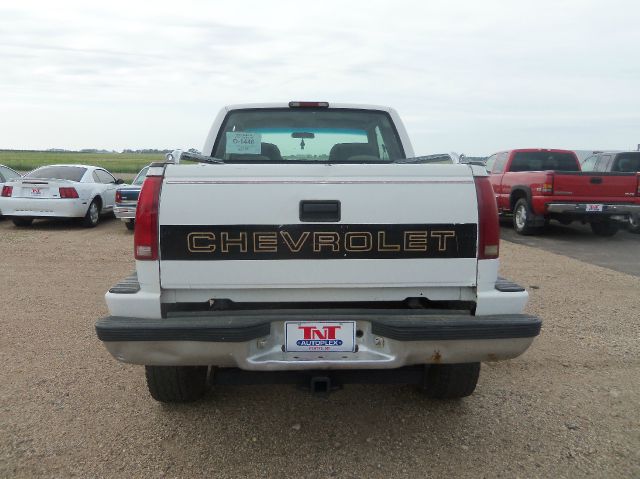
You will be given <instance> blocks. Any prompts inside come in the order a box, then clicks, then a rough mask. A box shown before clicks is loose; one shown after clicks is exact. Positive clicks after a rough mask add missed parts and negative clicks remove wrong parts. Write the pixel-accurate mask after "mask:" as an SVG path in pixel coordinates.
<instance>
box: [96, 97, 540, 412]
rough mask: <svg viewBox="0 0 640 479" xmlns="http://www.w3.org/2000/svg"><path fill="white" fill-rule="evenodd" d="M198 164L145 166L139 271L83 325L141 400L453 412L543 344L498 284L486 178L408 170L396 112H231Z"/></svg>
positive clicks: (361, 108) (446, 162)
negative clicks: (130, 369)
mask: <svg viewBox="0 0 640 479" xmlns="http://www.w3.org/2000/svg"><path fill="white" fill-rule="evenodd" d="M201 151H202V152H203V154H202V155H200V154H193V153H187V152H182V151H178V150H176V151H174V152H173V153H171V154H169V155H167V158H166V161H165V162H162V163H154V164H151V165H150V166H149V169H148V171H147V174H146V178H145V180H144V183H143V185H142V190H141V191H140V196H139V199H138V203H137V208H136V216H135V232H134V256H135V264H136V271H135V272H134V273H133V274H132V275H131V276H129V277H127V278H125V279H123V280H122V281H121V282H119V283H118V284H116V285H114V286H113V287H112V288H111V289H110V290H109V292H107V294H106V301H107V306H108V308H109V315H108V316H107V317H104V318H102V319H100V320H98V322H97V323H96V332H97V335H98V338H99V339H100V340H101V341H102V342H103V344H104V345H105V347H106V348H107V350H108V351H109V352H110V353H111V354H112V355H113V356H114V357H115V358H116V359H117V360H119V361H122V362H125V363H130V364H139V365H143V366H144V367H145V375H146V380H147V386H148V389H149V392H150V394H151V396H152V397H153V398H154V399H156V400H158V401H162V402H186V401H193V400H196V399H199V398H202V397H203V396H204V395H205V394H206V392H207V390H209V389H210V388H212V387H224V386H225V385H228V384H249V383H259V384H266V383H270V382H274V383H279V384H282V383H290V384H295V385H297V386H303V387H305V388H307V389H309V390H310V391H311V392H313V393H317V394H327V393H329V392H332V391H336V390H338V389H340V388H341V387H342V386H344V385H345V384H348V383H352V382H357V383H385V384H389V383H398V384H414V385H416V386H418V387H419V388H420V389H421V390H422V391H423V392H424V393H425V394H427V395H428V396H429V397H433V398H439V399H455V398H461V397H464V396H468V395H470V394H472V393H473V391H474V389H475V387H476V384H477V382H478V378H479V373H480V364H481V363H482V362H483V361H502V360H508V359H511V358H515V357H517V356H519V355H521V354H522V353H524V352H525V351H526V350H527V348H529V346H530V345H531V344H532V343H533V341H534V339H535V337H536V336H537V335H538V333H539V332H540V326H541V321H540V319H539V318H537V317H535V316H531V315H528V314H524V313H523V308H524V306H525V304H526V302H527V298H528V295H527V292H526V291H525V290H524V288H522V287H521V286H519V285H517V284H515V283H512V282H510V281H508V280H506V279H504V278H500V277H498V269H499V246H500V245H499V243H500V238H499V236H500V229H499V225H498V209H497V207H496V201H495V195H494V192H493V190H492V188H491V183H490V181H489V178H488V174H487V172H486V170H485V169H484V168H482V167H480V166H476V165H469V164H453V162H452V161H451V158H450V157H449V156H448V155H442V154H435V155H428V156H416V155H415V153H414V151H413V147H412V145H411V142H410V141H409V138H408V136H407V132H406V130H405V128H404V126H403V124H402V121H401V120H400V117H399V116H398V114H397V113H396V112H395V111H394V110H393V109H391V108H387V107H379V106H369V105H350V104H332V103H327V102H305V101H303V102H301V101H292V102H290V103H284V104H280V103H269V104H251V105H235V106H229V107H225V108H223V109H222V110H221V111H220V113H219V115H218V116H217V117H216V119H215V120H214V122H213V126H212V127H211V130H210V133H209V135H208V137H207V139H206V142H205V144H204V146H203V147H202V148H201ZM291 394H299V393H298V392H295V391H292V392H291Z"/></svg>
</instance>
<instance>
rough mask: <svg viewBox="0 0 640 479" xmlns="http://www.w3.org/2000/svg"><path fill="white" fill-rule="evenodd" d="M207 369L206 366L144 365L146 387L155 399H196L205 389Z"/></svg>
mask: <svg viewBox="0 0 640 479" xmlns="http://www.w3.org/2000/svg"><path fill="white" fill-rule="evenodd" d="M207 370H208V368H207V366H145V374H146V377H147V387H148V388H149V392H150V393H151V397H152V398H153V399H155V400H156V401H160V402H165V403H184V402H191V401H196V400H197V399H200V398H201V397H202V396H204V393H205V392H206V391H207Z"/></svg>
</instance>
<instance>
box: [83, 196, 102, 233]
mask: <svg viewBox="0 0 640 479" xmlns="http://www.w3.org/2000/svg"><path fill="white" fill-rule="evenodd" d="M99 221H100V203H99V202H98V200H93V201H92V202H91V204H90V205H89V208H88V209H87V214H86V215H84V219H83V220H82V224H83V225H84V226H86V227H87V228H93V227H94V226H96V225H97V224H98V222H99Z"/></svg>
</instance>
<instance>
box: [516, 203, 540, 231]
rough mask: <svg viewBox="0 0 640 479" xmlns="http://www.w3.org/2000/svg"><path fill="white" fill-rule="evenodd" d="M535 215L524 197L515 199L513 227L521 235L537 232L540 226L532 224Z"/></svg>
mask: <svg viewBox="0 0 640 479" xmlns="http://www.w3.org/2000/svg"><path fill="white" fill-rule="evenodd" d="M535 219H536V218H535V215H534V214H533V211H532V210H531V206H529V202H528V201H527V200H526V199H525V198H520V199H519V200H518V201H516V205H515V207H514V208H513V229H514V230H515V232H516V233H518V234H521V235H533V234H536V233H539V232H540V230H541V228H540V227H536V226H533V224H534V220H535Z"/></svg>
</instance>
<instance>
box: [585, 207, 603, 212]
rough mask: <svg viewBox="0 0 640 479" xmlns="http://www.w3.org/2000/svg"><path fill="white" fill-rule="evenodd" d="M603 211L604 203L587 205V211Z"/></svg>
mask: <svg viewBox="0 0 640 479" xmlns="http://www.w3.org/2000/svg"><path fill="white" fill-rule="evenodd" d="M590 211H602V205H587V212H590Z"/></svg>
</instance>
